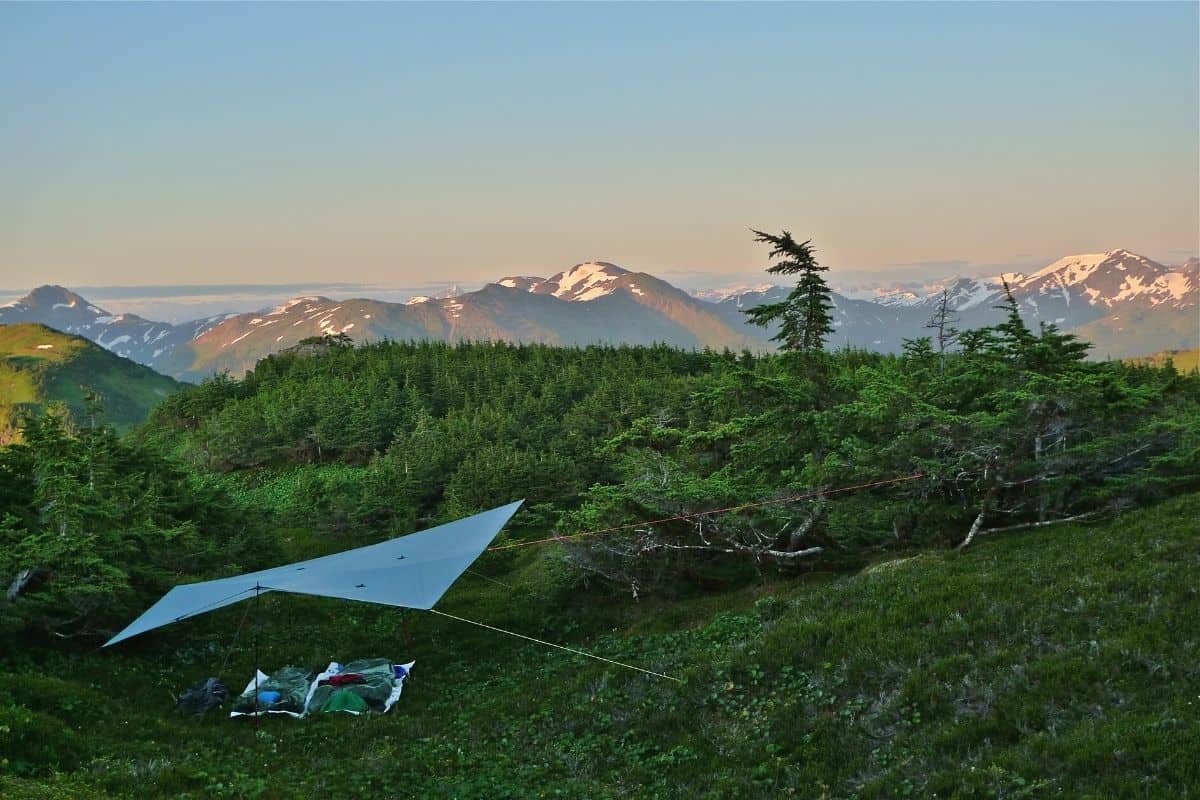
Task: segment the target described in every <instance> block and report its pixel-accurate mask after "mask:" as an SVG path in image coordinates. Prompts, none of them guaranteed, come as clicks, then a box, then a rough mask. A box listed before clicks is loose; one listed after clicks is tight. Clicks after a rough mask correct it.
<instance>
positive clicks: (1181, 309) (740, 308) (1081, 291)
mask: <svg viewBox="0 0 1200 800" xmlns="http://www.w3.org/2000/svg"><path fill="white" fill-rule="evenodd" d="M1006 284H1007V286H1008V288H1009V290H1011V292H1012V294H1013V297H1014V299H1015V300H1016V301H1017V304H1018V307H1019V308H1020V311H1021V314H1022V316H1023V317H1024V318H1026V320H1027V321H1028V322H1030V324H1031V325H1034V326H1035V327H1036V325H1037V324H1040V323H1050V324H1055V325H1057V326H1059V327H1060V328H1062V329H1064V330H1070V331H1078V332H1079V333H1080V334H1081V335H1083V336H1084V338H1087V339H1088V340H1089V341H1091V342H1093V344H1094V345H1095V347H1094V349H1093V352H1092V355H1093V357H1100V358H1104V357H1115V358H1125V357H1131V356H1137V355H1144V354H1146V353H1150V352H1155V351H1158V350H1164V349H1188V348H1189V347H1195V346H1196V345H1197V344H1200V342H1197V341H1196V339H1197V338H1200V334H1198V332H1197V330H1196V328H1197V326H1196V325H1195V324H1190V323H1191V322H1194V321H1195V315H1196V308H1197V306H1198V305H1200V302H1198V301H1200V298H1198V295H1200V261H1198V260H1197V259H1196V258H1191V259H1188V260H1187V261H1186V262H1184V263H1183V264H1181V265H1177V266H1173V267H1169V266H1164V265H1162V264H1160V263H1158V262H1155V261H1153V260H1151V259H1148V258H1146V257H1144V256H1140V255H1138V254H1136V253H1133V252H1131V251H1128V250H1124V249H1115V250H1109V251H1106V252H1104V253H1090V254H1078V255H1071V256H1065V257H1063V258H1060V259H1058V260H1057V261H1054V262H1052V263H1051V264H1049V265H1047V266H1045V267H1043V268H1042V269H1039V270H1036V271H1033V272H1031V273H1029V274H1024V273H1015V272H1014V273H1004V274H1001V275H996V276H992V277H990V278H989V277H985V278H978V277H951V278H947V279H944V280H937V281H930V282H928V283H926V284H925V285H924V286H923V287H921V291H916V290H914V289H913V288H911V287H909V288H902V289H893V290H884V289H880V290H877V291H876V293H875V294H874V295H873V296H872V297H870V298H862V297H849V296H846V295H843V294H839V293H837V292H834V293H833V294H832V302H833V306H834V309H833V325H834V334H833V335H832V336H831V337H830V341H829V344H830V346H831V347H844V346H851V347H862V348H866V349H877V350H890V351H895V350H898V349H899V347H900V346H901V344H902V342H903V340H904V339H912V338H916V337H919V336H924V335H927V333H928V331H927V330H926V328H925V324H926V322H927V321H928V319H929V316H930V314H931V313H932V310H933V308H934V306H935V305H936V303H937V302H938V300H939V299H940V296H941V294H942V293H943V292H945V293H946V295H947V297H948V299H949V301H950V306H951V308H952V309H953V310H954V311H955V314H956V315H957V317H958V326H959V327H960V328H971V327H979V326H981V325H987V324H992V323H993V322H994V321H995V320H996V319H997V315H998V313H999V312H998V311H997V310H996V308H995V306H996V305H998V304H999V302H1000V301H1001V300H1002V299H1003V296H1004V291H1005V285H1006ZM787 292H788V289H786V288H785V287H781V286H776V285H773V284H759V285H751V286H748V287H738V288H734V289H731V290H729V291H722V290H707V291H704V292H693V293H689V292H687V291H685V290H683V289H680V288H678V287H676V286H674V285H672V284H670V283H668V282H666V281H664V280H662V279H660V278H657V277H655V276H654V275H651V274H649V273H645V272H638V271H634V270H630V269H627V268H625V267H622V266H619V265H617V264H615V263H612V262H608V261H585V262H581V263H579V264H576V265H574V266H572V267H570V268H568V269H565V270H562V271H561V272H558V273H555V274H553V275H551V276H550V277H548V278H542V277H538V276H532V275H510V276H505V277H501V278H498V279H497V280H496V281H494V282H491V283H488V284H486V285H484V286H483V287H482V288H480V289H478V290H475V291H469V292H463V291H461V290H459V289H458V288H457V287H455V288H453V289H451V290H449V291H447V292H444V293H443V294H442V296H439V297H431V296H417V297H412V298H409V299H408V300H407V301H405V302H403V303H394V302H385V301H381V300H374V299H370V298H352V299H347V300H334V299H330V298H328V297H323V296H317V295H304V296H299V297H294V298H290V299H288V300H286V301H283V302H281V303H279V304H277V305H275V306H273V307H268V308H264V309H262V310H259V311H256V312H247V313H228V314H217V315H214V316H209V317H205V318H202V319H197V320H191V321H188V322H184V323H180V324H170V323H165V322H155V321H153V320H147V319H144V318H142V317H139V316H137V315H134V314H112V313H110V312H108V311H106V310H105V309H103V308H101V307H100V306H97V305H95V304H93V303H90V302H89V301H88V300H87V299H86V298H84V297H82V296H80V295H78V294H76V293H74V292H72V291H71V290H70V289H67V288H65V287H61V286H53V285H47V286H40V287H38V288H36V289H34V290H33V291H32V292H30V293H29V294H28V295H26V296H25V297H23V298H21V299H20V300H17V301H14V302H11V303H8V304H6V305H5V306H2V307H0V324H12V323H15V322H38V323H42V324H45V325H47V326H49V327H52V328H55V329H57V330H62V331H65V332H67V333H72V334H78V335H80V336H83V337H84V338H87V339H90V340H92V341H94V342H96V343H97V344H99V345H101V346H102V347H104V348H106V349H109V350H111V351H113V352H114V353H116V354H118V355H121V356H124V357H127V358H130V359H132V360H134V361H137V362H139V363H142V364H146V365H148V366H151V367H153V368H155V369H157V370H159V371H161V372H164V373H166V374H169V375H172V376H174V377H177V378H182V379H189V380H195V379H198V378H202V377H204V376H205V375H209V374H213V373H215V372H220V371H224V370H228V371H230V372H231V373H234V374H240V373H241V372H243V371H245V370H247V369H249V368H251V367H252V366H253V365H254V363H256V362H257V361H258V360H259V359H261V358H263V357H265V356H266V355H269V354H270V353H272V352H277V351H279V350H282V349H285V348H287V347H289V346H293V345H295V344H296V343H297V342H299V341H300V340H301V339H304V338H308V337H311V336H325V335H339V334H345V335H348V336H350V337H351V338H354V339H356V340H359V341H369V340H378V339H440V340H447V341H461V340H505V341H514V342H542V343H548V344H556V345H587V344H619V343H625V344H651V343H659V342H661V343H666V344H672V345H676V346H680V347H692V348H713V349H722V348H728V349H732V350H743V349H748V350H752V351H763V350H768V349H771V348H772V344H771V342H770V341H769V339H770V336H771V331H769V330H764V329H761V328H757V327H754V326H753V325H751V324H749V323H748V321H747V319H746V317H745V314H744V313H743V312H744V310H745V309H747V308H751V307H753V306H755V305H758V304H761V303H765V302H777V301H779V300H780V299H782V298H783V297H784V296H786V294H787ZM1131 326H1132V327H1131Z"/></svg>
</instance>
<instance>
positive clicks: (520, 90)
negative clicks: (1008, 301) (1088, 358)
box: [0, 3, 1200, 287]
mask: <svg viewBox="0 0 1200 800" xmlns="http://www.w3.org/2000/svg"><path fill="white" fill-rule="evenodd" d="M1197 9H1198V6H1197V4H1195V3H1176V4H1152V3H1132V4H1118V3H1105V4H1085V3H1071V4H1062V5H1059V4H1016V3H1002V4H977V3H970V4H967V3H959V4H949V3H946V4H899V3H895V4H865V3H864V4H835V5H826V4H817V3H805V4H790V5H788V4H762V5H750V4H736V5H724V4H702V5H693V4H665V5H647V4H607V5H602V4H597V5H591V4H587V5H584V4H538V5H525V4H485V5H477V4H441V5H419V4H391V5H379V4H376V5H348V4H338V5H315V4H309V5H287V4H269V5H233V4H221V5H202V4H197V5H178V4H163V5H112V4H89V5H75V4H68V5H49V4H32V5H13V4H4V5H0V108H3V109H4V111H3V114H2V115H0V269H2V270H3V273H4V275H3V278H2V279H0V285H3V286H8V287H21V286H30V285H34V284H37V283H44V282H58V283H64V284H67V285H71V284H75V285H81V284H91V285H96V284H105V285H108V284H145V283H208V282H213V283H218V282H264V283H266V282H280V281H313V280H339V281H362V282H373V283H384V284H395V285H413V284H415V283H418V282H421V281H426V280H441V279H458V280H485V279H488V278H496V277H499V276H500V275H504V274H510V273H514V272H521V273H527V274H528V273H532V274H542V275H546V274H550V273H552V272H555V271H558V270H560V269H562V268H564V267H567V266H569V265H571V264H573V263H575V262H578V261H582V260H587V259H606V260H611V261H616V262H618V263H622V264H624V265H626V266H630V267H632V268H635V269H641V270H645V271H649V272H659V273H669V272H672V271H682V270H696V271H707V272H729V273H744V272H746V271H747V270H754V269H757V268H759V267H760V266H761V265H762V264H763V258H762V256H763V253H762V252H761V249H760V248H758V247H757V246H756V245H754V244H753V243H752V241H751V239H750V236H749V235H748V233H747V231H746V229H747V228H748V227H750V226H754V227H764V228H770V229H775V228H780V227H787V228H789V229H791V230H792V231H793V232H794V233H796V234H798V235H803V236H805V237H809V236H811V237H813V238H814V239H815V242H816V244H817V246H818V248H819V250H820V254H821V256H822V257H823V259H824V260H825V261H827V262H828V263H831V264H833V265H835V266H837V267H840V268H869V269H876V268H878V269H888V268H889V267H890V265H897V264H913V263H917V264H923V263H927V262H928V263H930V264H931V266H930V270H931V271H944V269H941V268H937V267H934V266H932V264H933V262H954V263H955V264H959V265H961V266H962V268H963V269H965V270H973V269H982V268H983V266H984V265H987V264H1006V265H1007V264H1014V263H1031V262H1037V261H1039V260H1043V259H1052V258H1055V257H1057V256H1059V255H1062V254H1065V253H1071V252H1094V251H1099V250H1107V249H1111V248H1115V247H1125V248H1128V249H1131V250H1134V251H1137V252H1142V253H1145V254H1146V255H1149V256H1151V257H1154V258H1158V259H1160V260H1169V261H1170V260H1182V259H1183V258H1184V257H1186V256H1187V255H1192V254H1195V253H1196V251H1197V249H1200V244H1198V243H1197V239H1198V238H1200V222H1198V219H1200V200H1198V193H1200V156H1198V149H1200V99H1198V98H1200V43H1198V38H1197V37H1198V36H1200V33H1198V31H1200V16H1198V11H1197ZM910 271H911V270H910Z"/></svg>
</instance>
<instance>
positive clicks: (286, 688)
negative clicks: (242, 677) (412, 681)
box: [229, 658, 416, 719]
mask: <svg viewBox="0 0 1200 800" xmlns="http://www.w3.org/2000/svg"><path fill="white" fill-rule="evenodd" d="M415 663H416V662H415V661H410V662H409V663H407V664H393V663H392V662H391V660H390V659H386V658H364V659H359V660H358V661H351V662H349V663H348V664H345V665H343V664H340V663H338V662H337V661H331V662H330V663H329V666H328V667H326V668H325V669H324V671H322V672H321V673H319V674H317V675H315V676H314V675H313V674H312V672H311V671H309V670H305V669H303V668H301V667H283V668H282V669H278V670H276V671H275V672H273V673H271V674H270V675H267V674H265V673H264V672H262V671H261V670H260V671H259V672H258V673H257V674H256V675H255V677H253V678H251V679H250V682H249V683H247V684H246V688H245V690H244V691H243V692H242V693H241V695H239V696H238V698H237V699H236V700H235V701H234V704H233V711H231V712H230V714H229V716H231V717H247V716H251V717H252V716H260V715H263V714H284V715H286V716H289V717H295V718H297V719H299V718H301V717H304V716H306V715H308V714H311V713H313V712H317V711H321V712H333V711H345V712H347V713H349V714H365V713H370V712H375V713H379V714H385V713H387V712H388V711H389V710H390V709H391V707H392V706H393V705H395V703H396V701H397V700H399V699H400V692H401V690H402V689H403V688H404V679H405V678H407V677H408V673H409V672H410V671H411V670H412V668H413V665H414V664H415Z"/></svg>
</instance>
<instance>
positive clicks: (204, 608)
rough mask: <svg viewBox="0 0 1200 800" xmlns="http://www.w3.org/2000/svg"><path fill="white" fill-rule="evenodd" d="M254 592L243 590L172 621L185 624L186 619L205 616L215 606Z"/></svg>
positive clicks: (251, 589)
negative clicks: (199, 615)
mask: <svg viewBox="0 0 1200 800" xmlns="http://www.w3.org/2000/svg"><path fill="white" fill-rule="evenodd" d="M253 591H254V588H253V587H252V588H249V589H242V590H241V591H240V592H234V593H233V594H231V595H228V596H227V597H222V598H221V599H220V600H213V601H212V602H211V603H209V604H208V605H204V606H200V607H199V608H197V609H196V610H195V611H189V612H188V613H186V614H184V615H183V616H182V617H176V618H175V619H173V620H171V621H172V622H183V621H184V620H185V619H189V618H190V617H194V616H197V615H198V614H203V613H204V612H205V611H207V610H208V609H210V608H212V607H213V606H217V605H220V604H221V603H224V602H225V601H226V600H228V599H230V598H232V597H237V596H238V595H239V594H246V593H247V592H253Z"/></svg>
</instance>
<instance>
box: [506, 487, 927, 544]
mask: <svg viewBox="0 0 1200 800" xmlns="http://www.w3.org/2000/svg"><path fill="white" fill-rule="evenodd" d="M924 477H925V473H923V472H914V473H913V474H912V475H903V476H901V477H899V478H888V479H887V480H882V481H871V482H870V483H859V484H856V485H854V486H842V487H840V488H838V489H824V490H820V489H819V490H816V491H812V492H805V493H804V494H794V495H791V496H789V497H780V498H777V499H775V500H760V501H759V502H757V503H743V504H742V505H739V506H728V507H726V508H714V509H712V510H711V511H693V512H690V513H688V514H676V515H674V516H671V517H663V518H662V519H650V520H644V521H642V522H630V523H627V524H625V525H614V526H613V527H611V528H600V529H598V530H594V531H581V532H580V533H566V534H560V535H558V536H547V537H546V538H545V539H532V540H530V541H528V542H513V543H512V544H498V545H494V546H492V547H489V548H488V552H491V551H492V550H511V549H512V548H514V547H529V546H530V545H534V544H549V543H551V542H563V541H569V540H571V539H582V538H583V537H584V536H599V535H600V534H603V533H617V532H618V531H627V530H629V529H631V528H637V527H640V526H642V525H661V524H662V523H664V522H677V521H679V520H685V519H696V518H697V517H708V516H711V515H713V514H727V513H730V512H733V511H744V510H745V509H747V508H759V507H761V506H770V505H776V504H779V503H795V502H797V501H799V500H811V499H812V498H814V497H825V496H827V495H831V494H842V493H844V492H855V491H858V490H859V489H870V488H873V487H876V486H888V485H890V484H893V483H903V482H904V481H915V480H916V479H917V478H924Z"/></svg>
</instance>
